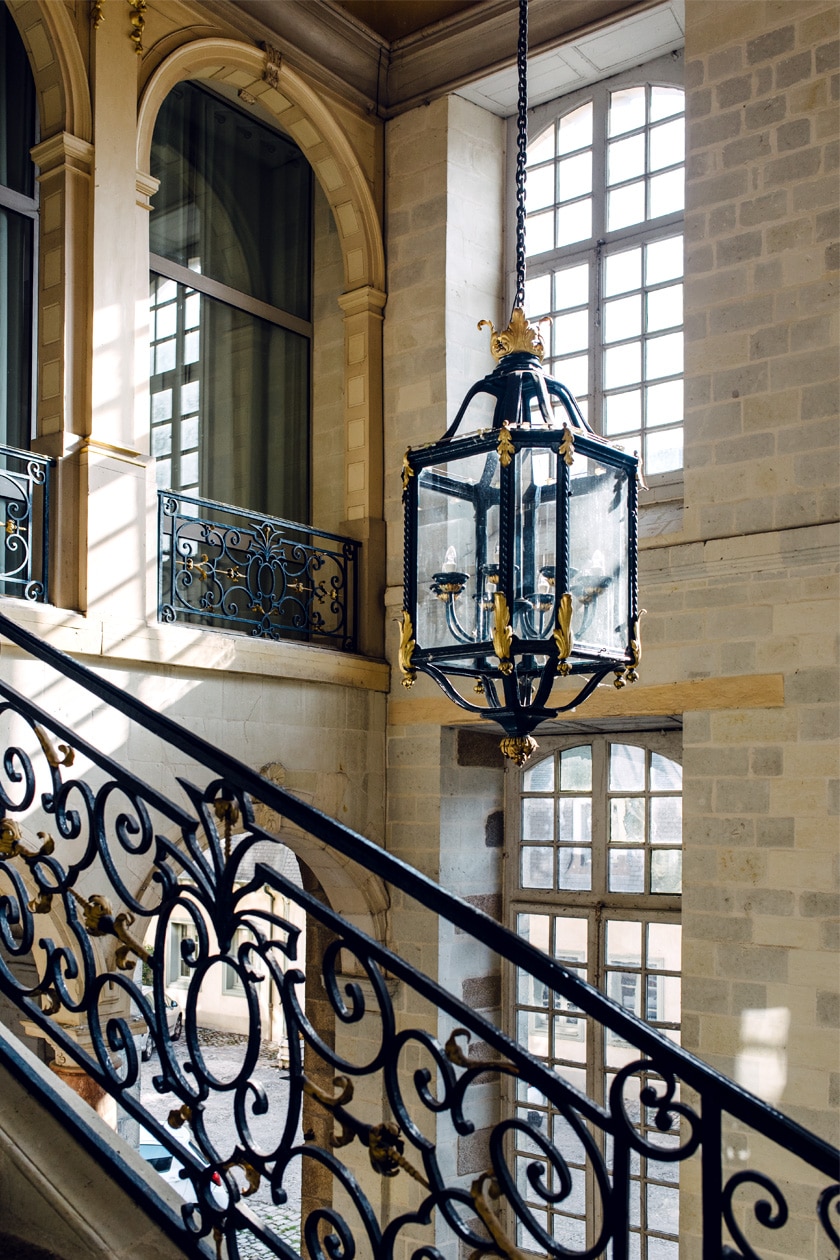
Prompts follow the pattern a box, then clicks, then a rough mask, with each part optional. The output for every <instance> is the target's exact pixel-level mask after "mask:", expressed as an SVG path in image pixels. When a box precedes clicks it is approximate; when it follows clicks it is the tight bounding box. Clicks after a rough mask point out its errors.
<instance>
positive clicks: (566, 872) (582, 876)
mask: <svg viewBox="0 0 840 1260" xmlns="http://www.w3.org/2000/svg"><path fill="white" fill-rule="evenodd" d="M557 887H558V888H566V889H577V890H578V891H582V892H586V891H588V890H589V889H590V888H591V887H592V853H591V851H590V850H589V849H558V851H557Z"/></svg>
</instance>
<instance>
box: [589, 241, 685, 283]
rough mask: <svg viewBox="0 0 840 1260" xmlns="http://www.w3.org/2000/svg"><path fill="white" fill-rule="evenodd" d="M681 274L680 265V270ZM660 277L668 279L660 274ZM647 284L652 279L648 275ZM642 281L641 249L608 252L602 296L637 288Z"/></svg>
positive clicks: (649, 249) (649, 248)
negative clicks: (617, 252)
mask: <svg viewBox="0 0 840 1260" xmlns="http://www.w3.org/2000/svg"><path fill="white" fill-rule="evenodd" d="M679 240H680V263H681V264H682V238H681V237H680V238H679ZM651 248H652V246H648V264H647V266H648V271H650V251H651ZM678 274H682V265H681V266H680V272H679V273H678ZM661 279H663V280H665V279H668V277H667V276H662V277H661ZM647 280H648V284H652V283H653V281H652V279H651V277H650V275H648V278H647ZM641 283H642V251H641V249H625V250H622V252H621V253H620V254H608V255H607V259H606V267H605V284H604V296H605V297H613V296H614V295H615V294H617V293H627V292H628V290H630V289H638V288H640V287H641Z"/></svg>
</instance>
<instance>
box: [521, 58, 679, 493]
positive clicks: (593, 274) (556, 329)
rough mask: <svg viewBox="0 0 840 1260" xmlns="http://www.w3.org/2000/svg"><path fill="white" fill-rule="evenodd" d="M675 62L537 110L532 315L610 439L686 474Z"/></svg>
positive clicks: (529, 240)
mask: <svg viewBox="0 0 840 1260" xmlns="http://www.w3.org/2000/svg"><path fill="white" fill-rule="evenodd" d="M674 68H675V66H674V63H673V62H672V61H671V60H670V59H667V60H665V61H663V62H661V63H655V64H653V65H651V66H649V67H646V68H644V69H643V70H642V71H641V72H640V73H636V74H635V75H633V76H628V75H622V76H618V77H617V78H615V79H610V80H607V81H606V82H603V83H599V84H597V85H595V86H594V87H592V88H588V89H586V91H585V92H579V93H575V94H574V95H572V96H570V97H566V98H563V99H561V100H560V101H554V102H552V104H551V105H545V106H541V107H539V108H538V109H537V110H535V111H534V114H533V116H532V118H531V124H530V129H529V131H530V137H531V139H530V143H529V146H528V178H527V207H526V208H527V219H526V248H527V253H528V282H527V285H526V302H525V305H526V314H527V315H528V317H529V319H531V320H532V321H537V320H540V319H546V320H547V321H549V322H548V323H547V324H545V325H543V336H544V338H545V340H546V342H547V345H548V347H549V356H547V359H546V363H547V366H548V367H549V370H550V372H551V374H552V375H553V376H556V377H557V378H558V379H559V380H561V381H563V383H564V384H566V385H568V387H569V388H570V389H571V391H572V393H573V394H575V396H576V397H577V399H578V401H579V403H580V405H581V408H582V410H583V412H584V414H585V415H586V416H587V418H588V420H589V423H590V424H591V425H592V427H593V428H594V429H596V431H597V432H599V433H603V434H604V435H605V436H607V437H609V438H611V439H613V440H615V441H616V442H618V443H619V444H621V445H622V446H625V447H626V448H627V449H632V450H638V451H639V453H640V454H641V455H642V458H643V468H644V471H645V472H646V474H647V475H648V476H654V475H656V474H660V473H663V474H664V473H669V472H673V471H675V470H678V469H681V467H682V462H683V454H682V452H683V423H682V422H683V332H682V325H683V313H682V276H683V236H682V219H683V208H684V188H685V175H684V160H685V115H684V110H685V100H684V93H683V91H682V89H681V88H680V87H678V86H676V85H675V84H674V83H673V82H668V81H667V79H666V75H667V74H668V73H669V72H670V75H671V77H672V78H673V71H674Z"/></svg>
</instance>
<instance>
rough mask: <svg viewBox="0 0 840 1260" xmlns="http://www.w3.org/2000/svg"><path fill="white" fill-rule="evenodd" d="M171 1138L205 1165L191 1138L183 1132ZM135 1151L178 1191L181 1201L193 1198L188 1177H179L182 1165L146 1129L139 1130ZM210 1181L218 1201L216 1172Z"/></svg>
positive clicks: (218, 1190)
mask: <svg viewBox="0 0 840 1260" xmlns="http://www.w3.org/2000/svg"><path fill="white" fill-rule="evenodd" d="M173 1137H175V1138H177V1140H178V1141H179V1142H180V1143H181V1145H182V1146H186V1147H187V1148H188V1150H189V1151H190V1152H191V1154H192V1155H194V1156H195V1157H196V1158H197V1159H198V1160H199V1161H200V1162H201V1163H202V1164H205V1165H206V1162H207V1161H206V1160H205V1158H204V1155H203V1154H202V1152H201V1150H200V1148H199V1146H198V1143H197V1142H196V1141H195V1139H194V1138H193V1137H191V1136H190V1135H189V1134H187V1133H184V1132H175V1133H174V1134H173ZM137 1149H138V1151H139V1152H140V1154H141V1155H142V1157H143V1159H145V1160H146V1161H147V1162H148V1164H149V1165H150V1166H151V1167H152V1168H154V1169H155V1171H156V1172H159V1173H160V1175H161V1177H163V1179H164V1181H167V1182H168V1183H169V1185H170V1186H173V1187H174V1189H175V1190H177V1191H178V1194H179V1195H180V1196H181V1198H182V1199H187V1200H190V1199H192V1198H193V1194H194V1192H193V1186H192V1182H191V1181H190V1179H189V1177H182V1176H181V1172H182V1170H183V1167H184V1165H183V1164H182V1163H181V1161H180V1160H179V1159H178V1158H177V1157H176V1156H174V1155H173V1154H172V1152H171V1151H169V1150H167V1148H166V1147H165V1146H163V1144H162V1143H160V1142H159V1141H158V1140H157V1138H156V1137H154V1136H153V1134H151V1133H149V1131H148V1129H143V1128H141V1129H140V1143H139V1145H138V1147H137ZM210 1180H211V1182H212V1183H213V1187H214V1189H213V1194H214V1197H215V1198H217V1199H219V1196H220V1195H221V1194H222V1191H221V1186H222V1179H221V1177H220V1176H219V1174H218V1173H217V1172H214V1173H213V1174H212V1176H211V1178H210ZM220 1201H221V1200H220Z"/></svg>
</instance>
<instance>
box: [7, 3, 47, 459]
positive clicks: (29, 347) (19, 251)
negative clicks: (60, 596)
mask: <svg viewBox="0 0 840 1260" xmlns="http://www.w3.org/2000/svg"><path fill="white" fill-rule="evenodd" d="M36 140H37V130H36V112H35V84H34V81H33V78H32V73H31V71H30V69H29V60H28V58H27V56H26V51H25V49H24V47H23V42H22V40H21V38H20V35H19V34H18V30H17V27H16V26H15V24H14V22H13V21H12V18H11V16H10V14H9V11H8V9H7V8H6V5H5V4H3V3H2V2H0V444H2V445H5V446H15V447H19V448H21V447H22V448H24V449H27V448H28V447H29V442H30V436H31V430H32V377H33V344H34V338H33V332H34V307H33V301H34V269H35V258H34V249H35V240H36V223H37V212H38V206H37V201H36V196H35V194H36V191H37V186H36V184H35V167H34V164H33V162H32V158H31V157H30V153H29V151H30V149H31V148H32V146H33V145H34V144H35V142H36Z"/></svg>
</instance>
